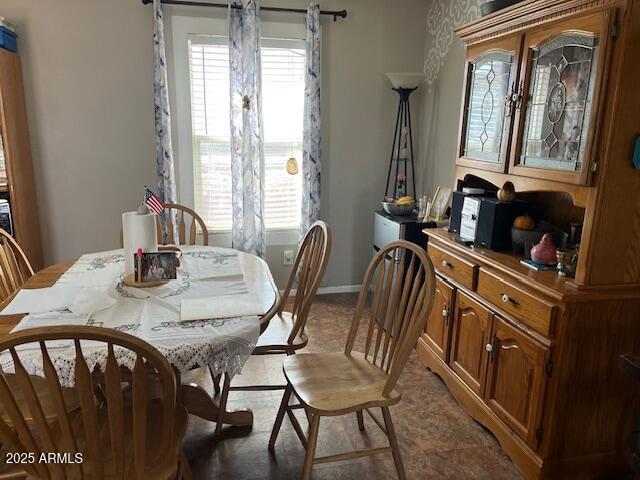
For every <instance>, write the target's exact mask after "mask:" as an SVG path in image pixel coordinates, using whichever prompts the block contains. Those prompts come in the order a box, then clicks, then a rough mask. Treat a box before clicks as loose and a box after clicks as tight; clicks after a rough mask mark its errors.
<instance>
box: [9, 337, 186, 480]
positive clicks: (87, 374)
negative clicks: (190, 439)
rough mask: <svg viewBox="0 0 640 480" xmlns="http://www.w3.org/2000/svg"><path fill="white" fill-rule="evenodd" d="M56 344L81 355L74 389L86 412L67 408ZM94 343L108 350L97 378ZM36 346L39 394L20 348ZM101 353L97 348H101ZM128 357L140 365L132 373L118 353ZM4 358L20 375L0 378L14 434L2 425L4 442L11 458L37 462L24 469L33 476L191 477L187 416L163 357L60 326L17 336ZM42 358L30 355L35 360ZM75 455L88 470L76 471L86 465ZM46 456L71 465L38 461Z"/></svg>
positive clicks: (131, 340)
mask: <svg viewBox="0 0 640 480" xmlns="http://www.w3.org/2000/svg"><path fill="white" fill-rule="evenodd" d="M50 340H69V341H70V342H72V344H73V347H71V346H69V348H73V349H74V351H73V356H74V358H73V362H75V366H74V375H75V377H74V379H73V382H72V383H74V385H73V386H72V387H71V388H73V389H75V391H76V393H77V398H78V403H79V407H80V408H79V409H78V410H76V411H74V412H69V411H68V408H67V405H65V400H64V397H63V394H62V385H61V382H60V378H59V376H58V372H57V370H56V367H55V365H54V361H55V356H54V355H52V354H51V353H50V352H49V349H48V347H47V344H46V342H47V341H50ZM87 340H88V341H92V342H99V343H98V345H100V343H101V344H103V345H104V348H105V349H106V351H107V360H106V363H105V366H104V371H101V372H97V371H96V369H98V368H99V367H97V366H96V368H94V369H93V371H92V370H90V368H89V366H88V365H87V361H86V359H85V353H86V352H84V353H83V348H82V344H83V343H84V341H87ZM30 343H35V344H36V348H37V347H39V354H40V355H41V358H42V372H43V375H44V378H45V380H46V384H47V386H48V388H47V389H44V388H40V389H38V390H37V391H36V389H35V388H34V385H33V378H34V377H32V376H31V375H30V374H29V373H28V372H27V368H26V367H25V366H24V364H23V360H24V358H23V359H22V360H21V356H22V351H21V349H20V348H19V347H20V346H21V345H25V344H30ZM70 345H71V343H70ZM85 345H86V344H85ZM94 345H95V344H92V346H91V348H96V347H95V346H94ZM87 348H88V347H86V346H85V349H87ZM123 349H124V350H125V353H126V354H127V355H133V356H134V358H135V366H134V367H133V369H132V370H129V369H127V368H126V367H125V366H123V365H119V364H118V361H117V360H116V356H115V353H114V352H115V351H118V350H123ZM4 352H8V353H9V355H10V356H11V357H12V359H13V366H14V370H15V373H13V374H11V373H7V372H5V371H1V372H0V402H2V404H3V407H4V409H5V411H6V412H7V414H8V416H9V417H10V419H11V426H9V425H7V423H5V421H4V420H0V440H1V442H2V445H3V446H4V447H5V448H7V449H8V451H11V452H22V453H24V454H26V455H29V454H33V458H35V459H36V461H34V462H28V463H26V464H21V465H20V467H22V468H23V469H24V470H25V471H26V473H27V474H29V475H30V476H33V477H35V478H52V479H64V478H85V477H90V478H138V479H160V478H166V479H169V478H175V477H176V475H177V473H178V470H179V469H182V470H181V471H182V472H186V471H188V464H185V462H184V461H180V462H179V461H178V459H179V458H182V459H183V457H182V456H181V441H182V436H183V435H184V433H185V430H186V417H187V414H186V411H185V410H184V408H183V407H181V406H177V405H176V377H175V374H174V372H173V370H172V368H171V365H170V364H169V363H168V362H167V360H166V359H165V358H164V356H163V355H162V354H161V353H160V352H158V351H157V350H156V349H155V348H153V347H152V346H151V345H149V344H148V343H146V342H144V341H142V340H140V339H138V338H135V337H133V336H131V335H127V334H125V333H121V332H117V331H115V330H110V329H106V328H99V327H90V326H56V327H42V328H34V329H28V330H23V331H20V332H16V333H12V334H10V335H8V336H7V337H5V338H4V339H3V340H2V341H0V353H4ZM36 353H37V350H30V351H29V355H30V356H31V355H34V354H36ZM119 353H120V352H119ZM52 358H54V360H52ZM31 373H33V372H31ZM9 375H14V376H15V382H14V384H16V385H18V387H19V388H20V390H21V398H23V399H24V401H25V402H26V403H27V406H28V409H29V411H30V412H31V416H32V417H33V420H31V421H30V423H29V425H28V424H27V422H26V421H25V419H24V418H23V415H22V413H21V409H20V408H19V406H18V405H17V403H16V392H15V391H12V390H11V389H10V388H9V384H8V381H7V377H8V376H9ZM127 387H130V388H127ZM44 395H48V397H49V398H48V399H46V401H47V402H49V403H52V404H53V405H54V406H55V421H53V422H51V421H47V419H46V418H45V414H44V411H43V407H42V405H43V403H44V401H45V399H43V398H42V397H43V396H44ZM129 397H130V398H129ZM76 454H79V455H81V456H82V462H81V463H74V461H73V460H74V459H75V460H76V462H77V460H78V458H79V457H77V456H76ZM41 455H44V456H45V457H44V458H49V455H59V456H63V457H64V458H66V459H67V460H72V461H70V462H66V463H58V462H50V461H49V462H42V461H38V460H40V459H42V458H43V457H41ZM58 458H60V457H58ZM183 460H184V459H183Z"/></svg>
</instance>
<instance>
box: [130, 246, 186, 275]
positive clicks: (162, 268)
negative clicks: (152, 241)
mask: <svg viewBox="0 0 640 480" xmlns="http://www.w3.org/2000/svg"><path fill="white" fill-rule="evenodd" d="M133 260H134V276H135V277H134V278H135V279H136V281H137V282H157V281H159V280H173V279H175V278H176V277H177V268H178V257H177V255H176V253H175V252H149V253H143V254H142V255H141V258H140V259H138V254H137V253H135V254H134V258H133Z"/></svg>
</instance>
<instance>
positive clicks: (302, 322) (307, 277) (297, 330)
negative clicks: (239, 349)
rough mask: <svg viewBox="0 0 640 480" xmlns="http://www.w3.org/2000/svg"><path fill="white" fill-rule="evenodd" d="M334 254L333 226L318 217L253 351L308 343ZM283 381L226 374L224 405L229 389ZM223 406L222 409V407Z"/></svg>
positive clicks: (274, 351) (278, 351)
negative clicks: (248, 380) (235, 381)
mask: <svg viewBox="0 0 640 480" xmlns="http://www.w3.org/2000/svg"><path fill="white" fill-rule="evenodd" d="M330 255H331V229H330V228H329V225H327V224H326V223H325V222H323V221H320V220H319V221H317V222H315V223H313V224H312V225H311V227H309V230H307V233H306V234H305V236H304V238H303V239H302V242H301V243H300V248H299V250H298V254H297V255H296V259H295V261H294V263H293V267H292V269H291V274H290V275H289V280H288V282H287V286H286V287H285V289H284V292H283V294H282V296H281V298H280V303H279V304H278V308H277V311H276V315H274V317H273V318H271V320H270V321H269V325H268V327H267V329H266V330H265V331H264V332H263V333H262V335H260V338H259V339H258V345H257V346H256V348H255V350H254V351H253V353H254V355H282V354H287V355H292V354H294V353H295V352H296V351H297V350H300V349H302V348H304V347H305V346H306V345H307V341H308V338H307V335H306V333H305V327H306V324H307V318H308V316H309V310H310V309H311V305H312V303H313V299H314V298H315V294H316V292H317V291H318V287H319V286H320V282H321V281H322V277H323V276H324V272H325V271H326V269H327V264H328V263H329V256H330ZM294 285H297V288H296V293H295V298H294V299H293V301H292V302H293V308H292V309H291V311H286V308H287V306H288V305H289V303H290V301H291V294H292V290H293V287H294ZM211 376H212V380H213V387H214V391H215V393H218V392H219V391H220V377H219V376H215V375H213V373H212V374H211ZM284 388H285V386H284V385H243V386H237V387H232V386H231V385H230V379H229V378H227V377H225V383H224V385H223V388H222V395H221V401H220V402H221V405H223V406H224V405H225V404H226V401H227V398H228V395H229V391H234V390H236V391H237V390H242V391H262V390H283V389H284ZM223 410H224V409H221V411H223ZM221 428H222V420H221V419H220V420H219V421H218V424H217V425H216V431H215V433H216V434H218V433H220V430H221Z"/></svg>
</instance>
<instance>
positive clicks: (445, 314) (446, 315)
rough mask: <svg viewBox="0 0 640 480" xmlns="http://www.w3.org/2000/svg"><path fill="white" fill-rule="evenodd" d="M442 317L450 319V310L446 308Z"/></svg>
mask: <svg viewBox="0 0 640 480" xmlns="http://www.w3.org/2000/svg"><path fill="white" fill-rule="evenodd" d="M442 316H443V317H448V316H449V310H447V309H446V308H445V309H443V310H442Z"/></svg>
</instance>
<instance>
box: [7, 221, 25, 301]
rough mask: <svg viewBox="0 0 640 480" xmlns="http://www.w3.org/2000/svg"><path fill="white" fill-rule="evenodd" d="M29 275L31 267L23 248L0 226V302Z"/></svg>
mask: <svg viewBox="0 0 640 480" xmlns="http://www.w3.org/2000/svg"><path fill="white" fill-rule="evenodd" d="M31 276H33V268H32V267H31V264H30V263H29V259H28V258H27V255H26V254H25V253H24V250H22V248H20V245H18V242H16V241H15V239H14V238H13V237H12V236H11V235H9V233H8V232H6V231H5V230H3V229H1V228H0V302H1V301H4V300H6V299H7V298H8V297H10V296H11V295H12V294H13V293H14V292H15V291H16V290H18V289H19V288H20V287H21V286H22V284H23V283H24V282H26V281H27V280H28V279H29V278H30V277H31Z"/></svg>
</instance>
